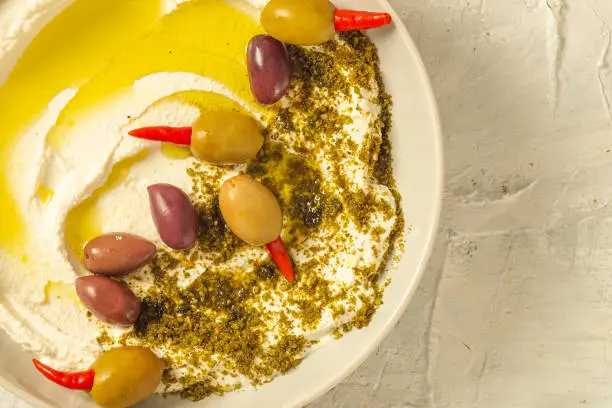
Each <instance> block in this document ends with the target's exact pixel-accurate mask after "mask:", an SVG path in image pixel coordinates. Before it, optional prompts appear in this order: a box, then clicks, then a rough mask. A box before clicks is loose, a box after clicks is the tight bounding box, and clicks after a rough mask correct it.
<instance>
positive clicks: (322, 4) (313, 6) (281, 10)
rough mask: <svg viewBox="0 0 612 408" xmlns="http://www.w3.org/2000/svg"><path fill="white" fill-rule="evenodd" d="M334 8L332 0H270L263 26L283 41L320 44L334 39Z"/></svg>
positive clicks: (262, 13) (263, 12) (265, 11)
mask: <svg viewBox="0 0 612 408" xmlns="http://www.w3.org/2000/svg"><path fill="white" fill-rule="evenodd" d="M334 10H335V9H334V6H333V4H332V3H330V2H329V0H270V2H269V3H268V4H267V5H266V7H264V9H263V11H262V12H261V25H262V26H263V28H264V29H265V30H266V31H267V32H268V34H270V35H271V36H272V37H274V38H276V39H277V40H279V41H282V42H284V43H287V44H293V45H319V44H322V43H324V42H326V41H329V40H331V39H332V38H334V34H335V33H336V29H335V27H334Z"/></svg>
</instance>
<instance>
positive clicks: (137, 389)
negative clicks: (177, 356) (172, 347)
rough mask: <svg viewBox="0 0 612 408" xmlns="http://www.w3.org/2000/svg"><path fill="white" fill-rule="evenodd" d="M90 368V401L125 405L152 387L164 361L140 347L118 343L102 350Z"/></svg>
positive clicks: (144, 395) (118, 407)
mask: <svg viewBox="0 0 612 408" xmlns="http://www.w3.org/2000/svg"><path fill="white" fill-rule="evenodd" d="M91 368H92V369H93V370H94V372H95V377H94V385H93V388H92V389H91V397H92V398H93V400H94V402H95V403H96V404H98V405H99V406H101V407H103V408H126V407H129V406H131V405H134V404H136V403H138V402H140V401H142V400H144V399H145V398H147V397H148V396H149V395H151V394H152V393H153V392H154V391H155V389H156V388H157V386H158V385H159V383H160V381H161V378H162V373H163V371H164V364H163V362H162V361H161V360H160V359H159V358H157V356H156V355H155V354H153V352H152V351H151V350H149V349H146V348H144V347H118V348H114V349H111V350H109V351H107V352H105V353H103V354H102V355H101V356H100V357H98V359H97V360H96V361H95V362H94V363H93V365H92V366H91Z"/></svg>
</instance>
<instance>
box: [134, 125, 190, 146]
mask: <svg viewBox="0 0 612 408" xmlns="http://www.w3.org/2000/svg"><path fill="white" fill-rule="evenodd" d="M128 134H129V135H130V136H134V137H137V138H139V139H145V140H153V141H156V142H168V143H173V144H177V145H184V146H189V145H190V144H191V134H192V129H191V127H171V126H148V127H143V128H139V129H134V130H130V131H129V132H128Z"/></svg>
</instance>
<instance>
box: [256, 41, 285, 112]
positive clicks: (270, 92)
mask: <svg viewBox="0 0 612 408" xmlns="http://www.w3.org/2000/svg"><path fill="white" fill-rule="evenodd" d="M247 67H248V69H249V79H250V81H251V91H252V92H253V95H255V99H257V101H258V102H259V103H261V104H263V105H270V104H273V103H275V102H277V101H279V100H280V99H281V98H282V97H283V96H284V95H285V94H286V93H287V90H288V89H289V84H290V83H291V61H290V60H289V54H288V53H287V49H286V48H285V45H284V44H283V43H282V42H280V41H278V40H277V39H275V38H273V37H271V36H269V35H258V36H256V37H254V38H253V39H252V40H251V41H250V42H249V45H248V47H247Z"/></svg>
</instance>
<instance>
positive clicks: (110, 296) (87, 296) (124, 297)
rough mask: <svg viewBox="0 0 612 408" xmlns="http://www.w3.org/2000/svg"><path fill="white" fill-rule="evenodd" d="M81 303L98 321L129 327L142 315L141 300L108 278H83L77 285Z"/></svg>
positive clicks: (122, 285) (123, 286) (120, 284)
mask: <svg viewBox="0 0 612 408" xmlns="http://www.w3.org/2000/svg"><path fill="white" fill-rule="evenodd" d="M75 286H76V291H77V295H79V298H80V299H81V302H83V304H84V305H85V307H87V309H89V311H90V312H91V313H92V314H93V315H94V316H96V317H97V318H98V319H100V320H102V321H104V322H107V323H111V324H116V325H122V326H127V325H130V324H132V323H134V322H135V321H136V319H137V318H138V315H140V310H141V305H140V300H139V299H138V298H137V297H136V295H134V292H132V291H131V290H130V288H128V287H127V286H126V285H124V284H122V283H119V282H117V281H114V280H112V279H111V278H107V277H106V276H82V277H80V278H78V279H77V280H76V283H75Z"/></svg>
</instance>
